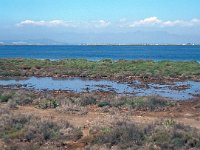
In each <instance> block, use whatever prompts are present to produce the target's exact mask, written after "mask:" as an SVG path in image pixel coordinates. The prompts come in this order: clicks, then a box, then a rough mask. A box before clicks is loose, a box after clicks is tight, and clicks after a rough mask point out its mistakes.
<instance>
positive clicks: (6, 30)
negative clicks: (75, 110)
mask: <svg viewBox="0 0 200 150" xmlns="http://www.w3.org/2000/svg"><path fill="white" fill-rule="evenodd" d="M199 6H200V1H199V0H173V1H172V0H59V1H55V0H0V20H1V21H0V42H1V41H2V42H4V41H19V42H20V41H21V42H22V41H26V42H28V41H45V40H49V41H52V42H53V41H57V42H61V43H69V44H82V43H88V44H144V43H149V44H157V43H158V44H175V43H176V44H180V43H200V9H199Z"/></svg>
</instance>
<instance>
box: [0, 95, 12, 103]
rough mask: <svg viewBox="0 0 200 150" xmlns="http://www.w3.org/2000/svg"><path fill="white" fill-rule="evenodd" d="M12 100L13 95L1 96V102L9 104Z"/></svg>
mask: <svg viewBox="0 0 200 150" xmlns="http://www.w3.org/2000/svg"><path fill="white" fill-rule="evenodd" d="M11 98H12V95H11V94H8V95H6V94H5V95H1V94H0V102H8V100H9V99H11Z"/></svg>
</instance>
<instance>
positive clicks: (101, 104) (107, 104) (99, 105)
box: [98, 101, 111, 107]
mask: <svg viewBox="0 0 200 150" xmlns="http://www.w3.org/2000/svg"><path fill="white" fill-rule="evenodd" d="M105 106H111V104H110V103H109V102H107V101H103V102H99V104H98V107H105Z"/></svg>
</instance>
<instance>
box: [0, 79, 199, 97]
mask: <svg viewBox="0 0 200 150" xmlns="http://www.w3.org/2000/svg"><path fill="white" fill-rule="evenodd" d="M0 85H1V86H2V87H4V88H5V87H10V88H14V87H21V88H28V89H35V90H68V91H73V92H93V91H112V92H115V93H117V94H128V95H136V96H150V95H158V96H162V97H167V98H170V99H174V100H187V99H191V98H193V97H194V95H196V94H200V82H194V81H186V82H175V83H174V84H173V85H168V84H166V85H161V84H153V83H151V84H146V85H145V86H141V85H142V83H141V82H140V81H137V80H136V81H134V82H133V84H128V83H118V82H115V81H109V80H83V79H80V78H67V79H53V78H50V77H42V78H37V77H31V78H28V79H25V80H13V79H11V80H0ZM177 86H185V87H186V88H185V89H181V90H177V89H176V87H177Z"/></svg>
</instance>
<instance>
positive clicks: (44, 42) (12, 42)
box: [0, 39, 67, 45]
mask: <svg viewBox="0 0 200 150" xmlns="http://www.w3.org/2000/svg"><path fill="white" fill-rule="evenodd" d="M65 44H66V45H67V43H63V42H57V41H54V40H51V39H31V40H5V41H0V45H65Z"/></svg>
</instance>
